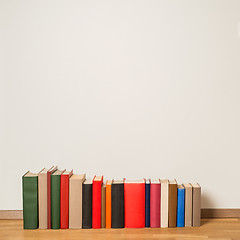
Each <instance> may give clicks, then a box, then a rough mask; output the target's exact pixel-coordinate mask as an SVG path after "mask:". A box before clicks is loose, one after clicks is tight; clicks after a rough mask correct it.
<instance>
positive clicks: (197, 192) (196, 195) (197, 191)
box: [192, 183, 201, 227]
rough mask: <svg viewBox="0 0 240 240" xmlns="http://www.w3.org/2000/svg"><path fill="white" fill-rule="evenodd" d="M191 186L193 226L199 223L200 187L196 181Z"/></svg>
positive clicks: (197, 225)
mask: <svg viewBox="0 0 240 240" xmlns="http://www.w3.org/2000/svg"><path fill="white" fill-rule="evenodd" d="M192 187H193V227H199V226H200V225H201V187H200V185H199V184H198V183H195V184H192Z"/></svg>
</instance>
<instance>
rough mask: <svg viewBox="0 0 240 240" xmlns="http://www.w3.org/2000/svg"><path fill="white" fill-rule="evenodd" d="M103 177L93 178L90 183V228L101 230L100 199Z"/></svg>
mask: <svg viewBox="0 0 240 240" xmlns="http://www.w3.org/2000/svg"><path fill="white" fill-rule="evenodd" d="M102 183H103V176H95V177H94V178H93V183H92V228H101V198H102Z"/></svg>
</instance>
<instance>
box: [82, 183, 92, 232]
mask: <svg viewBox="0 0 240 240" xmlns="http://www.w3.org/2000/svg"><path fill="white" fill-rule="evenodd" d="M82 228H92V180H90V179H86V180H85V181H84V182H83V185H82Z"/></svg>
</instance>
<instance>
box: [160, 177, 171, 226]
mask: <svg viewBox="0 0 240 240" xmlns="http://www.w3.org/2000/svg"><path fill="white" fill-rule="evenodd" d="M168 185H169V181H168V180H161V210H160V211H161V220H160V222H161V228H167V227H168V199H169V186H168Z"/></svg>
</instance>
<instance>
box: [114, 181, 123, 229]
mask: <svg viewBox="0 0 240 240" xmlns="http://www.w3.org/2000/svg"><path fill="white" fill-rule="evenodd" d="M111 199H112V228H124V182H123V180H113V181H112V189H111Z"/></svg>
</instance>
